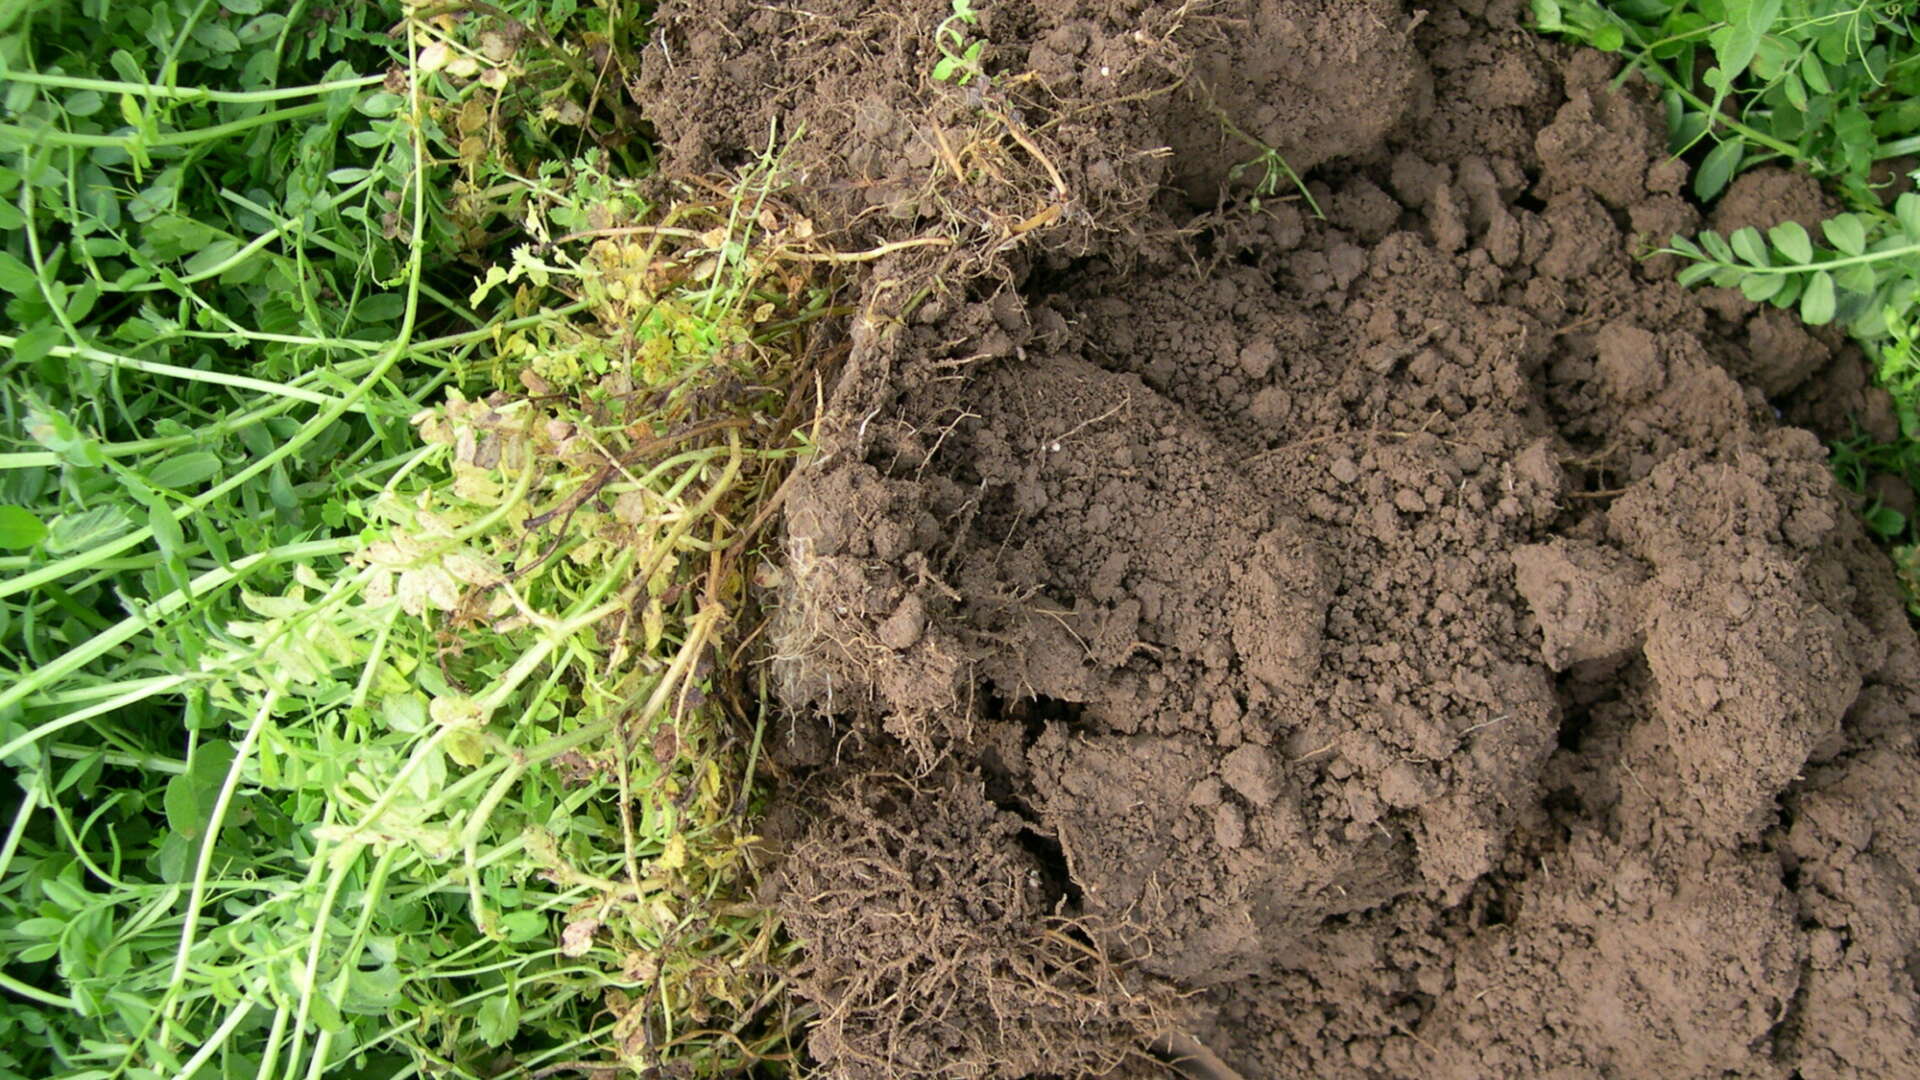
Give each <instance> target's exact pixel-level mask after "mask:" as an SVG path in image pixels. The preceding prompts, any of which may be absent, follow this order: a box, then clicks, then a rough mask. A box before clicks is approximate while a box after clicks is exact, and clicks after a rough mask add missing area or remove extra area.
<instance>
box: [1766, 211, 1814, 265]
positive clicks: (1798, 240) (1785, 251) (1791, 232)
mask: <svg viewBox="0 0 1920 1080" xmlns="http://www.w3.org/2000/svg"><path fill="white" fill-rule="evenodd" d="M1767 237H1768V238H1769V239H1771V240H1772V241H1773V246H1774V247H1777V248H1779V249H1780V254H1782V255H1785V256H1786V257H1787V259H1788V260H1789V261H1791V262H1796V263H1810V262H1812V261H1813V240H1812V239H1811V238H1810V237H1808V236H1807V230H1806V228H1805V226H1802V225H1801V224H1800V223H1799V222H1797V221H1783V222H1781V223H1780V224H1778V225H1775V226H1774V227H1773V228H1771V229H1768V230H1767Z"/></svg>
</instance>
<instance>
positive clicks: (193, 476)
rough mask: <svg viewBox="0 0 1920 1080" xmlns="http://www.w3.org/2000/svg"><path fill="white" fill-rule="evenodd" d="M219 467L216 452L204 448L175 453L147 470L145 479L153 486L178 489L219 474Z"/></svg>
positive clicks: (218, 457) (218, 458) (219, 463)
mask: <svg viewBox="0 0 1920 1080" xmlns="http://www.w3.org/2000/svg"><path fill="white" fill-rule="evenodd" d="M220 468H221V462H220V455H218V454H214V453H209V452H208V451H205V450H200V451H196V452H194V453H190V454H175V455H174V456H173V457H170V458H167V459H166V460H164V461H161V462H158V463H157V464H155V465H154V466H153V468H151V469H149V470H147V480H148V482H149V483H151V484H153V486H155V487H162V488H171V489H174V490H178V489H180V488H187V487H192V486H193V485H195V484H199V483H203V482H205V481H207V480H211V479H213V478H214V477H215V476H218V475H219V474H220Z"/></svg>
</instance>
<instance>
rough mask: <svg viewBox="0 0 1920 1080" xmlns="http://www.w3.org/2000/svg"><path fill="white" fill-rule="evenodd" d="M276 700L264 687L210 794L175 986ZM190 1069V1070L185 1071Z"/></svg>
mask: <svg viewBox="0 0 1920 1080" xmlns="http://www.w3.org/2000/svg"><path fill="white" fill-rule="evenodd" d="M279 700H280V691H279V689H277V688H275V689H271V690H268V691H267V693H266V695H265V696H264V697H262V698H261V699H260V707H259V708H258V709H255V710H254V713H253V720H252V722H251V723H249V724H248V725H247V730H246V734H244V735H242V736H241V737H240V744H239V745H238V746H236V747H234V753H233V761H232V762H231V763H230V764H229V765H228V766H227V775H226V779H224V780H222V781H221V783H220V793H219V794H218V795H217V796H215V797H214V800H213V812H212V813H211V814H209V815H208V817H207V829H206V835H205V836H203V837H202V838H201V840H200V857H199V858H198V859H196V860H195V861H194V866H193V887H192V888H191V889H190V890H189V891H188V893H187V910H186V913H185V915H184V917H183V922H182V924H181V927H180V948H179V950H178V951H177V952H175V953H174V956H173V977H172V979H170V980H169V981H170V982H171V983H172V984H173V985H175V986H178V985H180V984H181V983H182V982H184V981H185V980H186V976H187V963H188V961H189V960H190V959H191V958H192V953H193V943H194V940H195V939H196V938H197V937H198V936H199V932H200V907H201V905H202V904H204V903H205V902H206V898H207V875H208V874H209V873H210V872H211V871H212V869H213V849H214V846H215V845H216V844H217V843H218V842H219V840H220V830H221V828H222V827H223V826H225V824H226V820H227V808H228V807H229V806H231V805H232V804H233V793H234V792H235V791H237V790H239V788H240V777H241V775H242V774H244V773H245V772H246V767H247V762H248V761H250V760H252V758H253V748H254V745H255V744H256V743H258V742H259V741H260V732H261V730H262V729H263V728H265V727H266V726H267V720H268V719H269V718H270V717H271V716H272V715H273V707H274V705H275V704H276V703H278V702H279ZM179 1001H180V999H179V998H178V997H177V996H173V997H169V998H168V999H167V1004H166V1007H165V1009H163V1010H162V1021H161V1022H162V1023H163V1024H171V1023H172V1022H173V1014H174V1009H175V1007H176V1006H177V1005H178V1004H179ZM189 1071H191V1070H189Z"/></svg>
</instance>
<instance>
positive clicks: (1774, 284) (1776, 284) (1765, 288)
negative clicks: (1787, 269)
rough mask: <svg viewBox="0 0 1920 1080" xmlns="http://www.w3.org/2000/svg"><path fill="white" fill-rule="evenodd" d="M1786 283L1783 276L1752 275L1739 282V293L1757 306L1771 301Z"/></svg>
mask: <svg viewBox="0 0 1920 1080" xmlns="http://www.w3.org/2000/svg"><path fill="white" fill-rule="evenodd" d="M1786 283H1787V279H1786V276H1785V275H1783V274H1752V275H1749V276H1747V277H1745V278H1742V279H1741V280H1740V293H1741V295H1742V296H1745V297H1746V298H1747V299H1749V300H1751V301H1753V302H1754V303H1756V304H1757V303H1760V302H1761V301H1763V300H1771V299H1773V297H1774V296H1775V295H1776V294H1778V293H1779V292H1780V288H1781V286H1783V285H1785V284H1786Z"/></svg>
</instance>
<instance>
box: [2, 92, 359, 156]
mask: <svg viewBox="0 0 1920 1080" xmlns="http://www.w3.org/2000/svg"><path fill="white" fill-rule="evenodd" d="M326 111H327V106H326V105H325V104H324V103H320V102H315V103H314V104H311V105H296V106H294V107H293V108H291V109H275V110H273V111H272V112H267V113H261V114H260V115H259V116H249V117H246V118H244V119H241V120H230V121H228V122H227V123H224V124H214V125H213V126H211V127H204V128H196V129H194V130H192V131H173V132H166V133H164V134H157V135H154V136H152V137H151V138H149V137H146V136H145V135H144V134H143V133H130V134H126V135H85V134H81V133H78V132H72V131H57V130H54V129H52V128H37V129H36V128H24V127H20V126H19V125H17V124H0V136H12V137H13V138H16V139H19V140H21V141H23V142H25V143H26V144H27V145H29V146H68V147H76V148H79V149H88V150H92V149H125V150H128V151H129V152H137V151H140V150H145V149H146V148H148V147H156V146H192V145H194V144H195V143H203V142H214V141H216V140H219V139H224V138H226V137H227V136H229V135H238V134H240V133H241V132H244V131H252V130H253V129H254V128H257V127H264V126H265V125H267V124H278V123H281V122H282V121H285V122H288V123H291V122H293V121H296V120H305V119H306V118H308V117H310V116H319V115H320V114H322V113H324V112H326Z"/></svg>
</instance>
